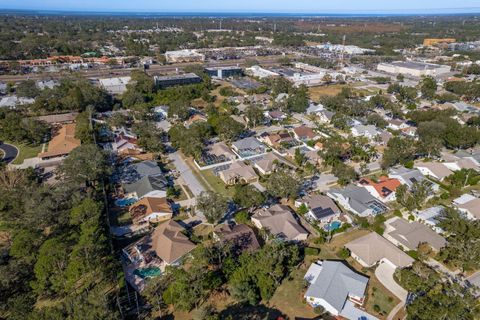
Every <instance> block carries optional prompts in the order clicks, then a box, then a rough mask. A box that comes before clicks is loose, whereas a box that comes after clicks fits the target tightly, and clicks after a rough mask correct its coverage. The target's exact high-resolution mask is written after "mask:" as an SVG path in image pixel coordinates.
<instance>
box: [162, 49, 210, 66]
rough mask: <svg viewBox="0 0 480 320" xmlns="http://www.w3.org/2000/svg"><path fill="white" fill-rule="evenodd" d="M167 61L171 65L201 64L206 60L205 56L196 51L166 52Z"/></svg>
mask: <svg viewBox="0 0 480 320" xmlns="http://www.w3.org/2000/svg"><path fill="white" fill-rule="evenodd" d="M165 59H166V60H167V62H169V63H179V62H201V61H204V60H205V55H204V54H201V53H199V52H197V51H195V50H178V51H167V52H165Z"/></svg>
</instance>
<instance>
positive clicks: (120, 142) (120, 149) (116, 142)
mask: <svg viewBox="0 0 480 320" xmlns="http://www.w3.org/2000/svg"><path fill="white" fill-rule="evenodd" d="M112 150H113V151H114V152H116V153H118V154H124V155H128V154H137V153H142V152H143V149H142V148H140V147H139V146H138V144H137V139H136V138H132V137H128V136H126V135H123V134H121V135H117V136H116V137H115V138H114V139H113V142H112Z"/></svg>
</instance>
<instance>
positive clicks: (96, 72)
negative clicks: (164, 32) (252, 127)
mask: <svg viewBox="0 0 480 320" xmlns="http://www.w3.org/2000/svg"><path fill="white" fill-rule="evenodd" d="M278 57H279V56H273V57H270V56H269V57H256V60H258V61H259V62H260V63H261V64H262V65H264V66H274V65H278ZM190 65H193V64H192V63H177V64H172V65H156V64H154V65H151V66H150V69H148V70H147V73H148V74H150V75H152V76H153V75H159V74H164V73H173V72H176V71H177V69H180V70H181V69H183V68H185V67H187V66H190ZM236 65H239V66H241V67H244V66H245V59H235V60H221V61H210V62H206V63H204V64H203V66H204V67H227V66H236ZM133 70H139V68H125V69H87V70H81V71H78V72H70V71H65V70H62V71H59V72H49V73H40V74H37V73H31V74H20V75H0V81H3V82H16V81H24V80H29V79H30V80H42V79H62V78H64V77H65V76H67V75H72V74H77V75H80V76H83V77H85V78H103V77H105V78H106V77H119V76H127V75H130V73H131V72H132V71H133Z"/></svg>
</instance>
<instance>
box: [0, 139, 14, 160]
mask: <svg viewBox="0 0 480 320" xmlns="http://www.w3.org/2000/svg"><path fill="white" fill-rule="evenodd" d="M0 150H2V151H3V154H2V158H1V159H0V160H2V161H5V162H6V163H7V164H8V163H10V162H12V161H13V160H15V158H16V157H17V156H18V149H17V147H15V146H14V145H11V144H7V143H0Z"/></svg>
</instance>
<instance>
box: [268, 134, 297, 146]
mask: <svg viewBox="0 0 480 320" xmlns="http://www.w3.org/2000/svg"><path fill="white" fill-rule="evenodd" d="M259 139H260V141H262V142H264V143H266V144H267V145H269V146H270V147H273V148H279V147H280V146H281V144H282V143H286V144H288V143H291V142H292V141H293V140H294V139H293V137H292V136H291V135H290V133H288V132H279V133H269V132H265V133H263V134H261V135H260V136H259Z"/></svg>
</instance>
